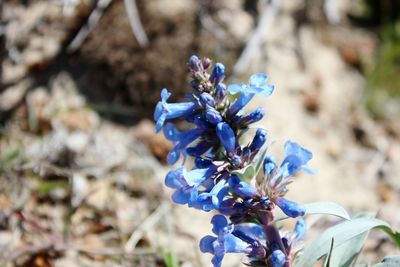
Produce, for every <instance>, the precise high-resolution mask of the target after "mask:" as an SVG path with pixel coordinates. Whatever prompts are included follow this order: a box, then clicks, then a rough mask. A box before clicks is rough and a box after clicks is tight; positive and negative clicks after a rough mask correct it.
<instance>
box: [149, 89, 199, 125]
mask: <svg viewBox="0 0 400 267" xmlns="http://www.w3.org/2000/svg"><path fill="white" fill-rule="evenodd" d="M170 96H171V93H169V92H168V90H167V89H165V88H164V89H163V90H162V91H161V101H160V102H158V104H157V106H156V109H155V111H154V120H155V121H156V131H157V132H159V131H160V130H161V128H162V127H163V125H164V122H165V121H166V120H169V119H175V118H179V117H183V116H186V115H189V114H191V113H193V112H194V111H195V110H196V109H197V107H198V105H197V103H195V102H183V103H167V100H168V98H169V97H170Z"/></svg>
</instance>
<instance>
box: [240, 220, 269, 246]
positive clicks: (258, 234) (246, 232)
mask: <svg viewBox="0 0 400 267" xmlns="http://www.w3.org/2000/svg"><path fill="white" fill-rule="evenodd" d="M233 234H234V235H235V236H237V237H239V238H240V239H242V240H244V241H247V242H248V243H252V242H253V241H254V240H257V241H259V242H260V243H265V240H266V237H265V232H264V229H263V227H262V226H261V225H259V224H256V223H244V224H239V225H235V230H234V231H233Z"/></svg>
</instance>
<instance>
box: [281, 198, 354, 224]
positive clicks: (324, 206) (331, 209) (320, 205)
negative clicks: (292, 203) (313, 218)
mask: <svg viewBox="0 0 400 267" xmlns="http://www.w3.org/2000/svg"><path fill="white" fill-rule="evenodd" d="M304 207H305V209H306V215H313V214H327V215H333V216H337V217H340V218H343V219H346V220H350V219H351V218H350V215H349V214H348V213H347V211H346V210H345V209H344V208H343V207H342V206H340V205H339V204H336V203H334V202H313V203H308V204H305V205H304ZM287 218H289V217H288V216H286V215H282V216H281V217H278V218H276V219H275V220H276V221H281V220H285V219H287Z"/></svg>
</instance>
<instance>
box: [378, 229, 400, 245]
mask: <svg viewBox="0 0 400 267" xmlns="http://www.w3.org/2000/svg"><path fill="white" fill-rule="evenodd" d="M377 228H378V229H380V230H382V231H384V232H385V233H386V234H388V235H389V236H390V237H391V238H392V240H393V241H394V242H395V243H396V246H397V247H399V248H400V233H399V232H395V231H393V229H392V228H390V227H389V226H379V227H377Z"/></svg>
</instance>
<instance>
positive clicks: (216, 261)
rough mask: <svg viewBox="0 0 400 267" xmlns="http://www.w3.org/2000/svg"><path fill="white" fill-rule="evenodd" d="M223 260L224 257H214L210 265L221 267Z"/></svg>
mask: <svg viewBox="0 0 400 267" xmlns="http://www.w3.org/2000/svg"><path fill="white" fill-rule="evenodd" d="M223 259H224V255H223V254H222V255H215V256H214V257H213V258H212V260H211V263H212V264H213V266H214V267H221V264H222V260H223Z"/></svg>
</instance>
